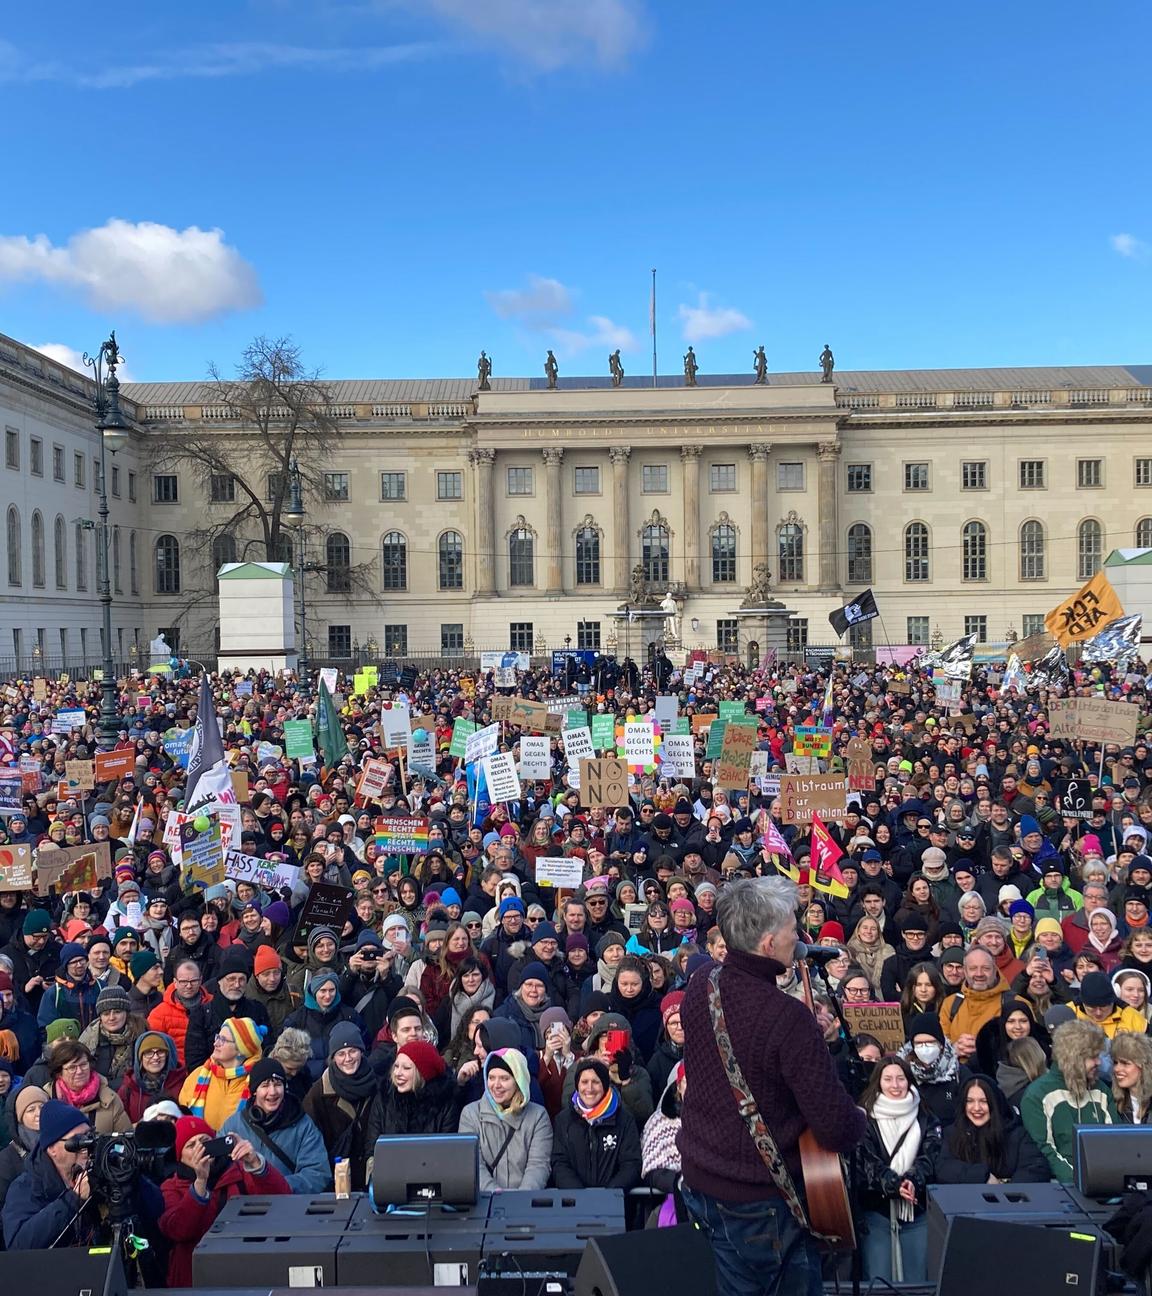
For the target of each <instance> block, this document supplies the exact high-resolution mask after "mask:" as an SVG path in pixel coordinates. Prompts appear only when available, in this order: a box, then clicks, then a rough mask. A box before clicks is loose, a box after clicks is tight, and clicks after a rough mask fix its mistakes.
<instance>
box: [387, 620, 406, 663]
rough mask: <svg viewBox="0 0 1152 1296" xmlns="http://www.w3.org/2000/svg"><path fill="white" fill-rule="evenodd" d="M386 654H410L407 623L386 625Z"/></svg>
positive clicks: (401, 655) (389, 655)
mask: <svg viewBox="0 0 1152 1296" xmlns="http://www.w3.org/2000/svg"><path fill="white" fill-rule="evenodd" d="M384 656H385V657H407V656H408V627H407V626H406V625H386V626H385V627H384Z"/></svg>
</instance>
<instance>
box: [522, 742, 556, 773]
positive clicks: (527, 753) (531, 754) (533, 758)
mask: <svg viewBox="0 0 1152 1296" xmlns="http://www.w3.org/2000/svg"><path fill="white" fill-rule="evenodd" d="M550 746H551V740H550V739H549V738H548V737H547V736H546V735H539V734H524V735H523V736H522V737H521V739H520V777H521V778H522V779H546V778H551V777H552V759H551V754H550V751H549V748H550Z"/></svg>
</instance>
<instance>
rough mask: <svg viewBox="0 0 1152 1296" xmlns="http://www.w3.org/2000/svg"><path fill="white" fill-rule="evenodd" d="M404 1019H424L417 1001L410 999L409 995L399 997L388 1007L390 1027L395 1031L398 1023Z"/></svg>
mask: <svg viewBox="0 0 1152 1296" xmlns="http://www.w3.org/2000/svg"><path fill="white" fill-rule="evenodd" d="M404 1017H419V1018H421V1019H423V1017H424V1013H423V1010H422V1009H421V1007H420V1005H419V1004H418V1003H417V1002H416V1000H415V999H409V998H408V996H407V995H397V996H396V998H395V999H393V1000H392V1002H391V1003H390V1004H389V1005H388V1025H389V1026H391V1027H392V1028H393V1030H395V1028H396V1023H397V1022H398V1021H400V1020H401V1019H402V1018H404Z"/></svg>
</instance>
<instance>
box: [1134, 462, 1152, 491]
mask: <svg viewBox="0 0 1152 1296" xmlns="http://www.w3.org/2000/svg"><path fill="white" fill-rule="evenodd" d="M1136 485H1137V486H1152V459H1137V460H1136Z"/></svg>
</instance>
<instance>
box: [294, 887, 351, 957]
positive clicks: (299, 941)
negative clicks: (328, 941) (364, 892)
mask: <svg viewBox="0 0 1152 1296" xmlns="http://www.w3.org/2000/svg"><path fill="white" fill-rule="evenodd" d="M351 912H352V892H351V891H349V890H348V888H347V887H342V886H337V885H336V884H335V883H332V882H313V883H312V885H311V887H309V889H308V898H307V899H306V900H305V901H304V904H303V906H302V907H301V909H300V919H299V921H298V922H297V924H296V930H295V932H294V933H293V934H292V944H293V945H307V943H308V937H309V935H310V934H311V933H312V932H314V931H315V930H316V928H317V927H331V929H332V930H333V931H334V932H335V933H336V941H337V944H339V941H340V937H341V935H342V934H343V931H344V924H345V923H346V922H347V921H348V915H349V914H350V913H351Z"/></svg>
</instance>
